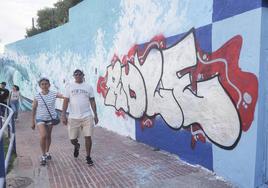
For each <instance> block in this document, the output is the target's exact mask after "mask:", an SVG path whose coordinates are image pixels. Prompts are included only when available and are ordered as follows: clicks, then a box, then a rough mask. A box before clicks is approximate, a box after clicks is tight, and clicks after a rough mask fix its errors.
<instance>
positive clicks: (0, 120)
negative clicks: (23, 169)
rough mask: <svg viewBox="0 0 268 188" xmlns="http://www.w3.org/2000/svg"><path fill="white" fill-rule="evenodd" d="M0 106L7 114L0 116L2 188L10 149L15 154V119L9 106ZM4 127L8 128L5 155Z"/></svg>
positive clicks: (0, 178)
mask: <svg viewBox="0 0 268 188" xmlns="http://www.w3.org/2000/svg"><path fill="white" fill-rule="evenodd" d="M0 107H1V108H3V107H4V108H5V112H6V114H7V117H6V118H4V117H3V116H0V187H1V188H3V187H5V186H6V185H5V184H6V174H7V170H8V165H9V161H10V158H11V154H12V151H13V152H14V153H15V154H16V139H15V121H14V118H13V113H14V112H13V110H12V109H11V108H10V107H9V106H7V105H5V104H2V103H0ZM0 113H1V112H0ZM6 128H8V137H9V146H8V151H7V153H6V155H5V153H4V141H3V136H4V134H5V129H6ZM10 130H11V131H10Z"/></svg>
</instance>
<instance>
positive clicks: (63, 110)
mask: <svg viewBox="0 0 268 188" xmlns="http://www.w3.org/2000/svg"><path fill="white" fill-rule="evenodd" d="M68 104H69V98H66V97H64V99H63V105H62V112H61V120H62V123H63V124H64V125H67V117H66V111H67V108H68Z"/></svg>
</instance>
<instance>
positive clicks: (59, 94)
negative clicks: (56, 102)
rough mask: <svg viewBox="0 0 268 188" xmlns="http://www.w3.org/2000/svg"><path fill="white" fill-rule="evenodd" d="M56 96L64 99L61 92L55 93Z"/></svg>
mask: <svg viewBox="0 0 268 188" xmlns="http://www.w3.org/2000/svg"><path fill="white" fill-rule="evenodd" d="M56 98H60V99H64V96H63V94H61V93H57V95H56Z"/></svg>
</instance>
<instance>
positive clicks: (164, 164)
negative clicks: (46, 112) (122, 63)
mask: <svg viewBox="0 0 268 188" xmlns="http://www.w3.org/2000/svg"><path fill="white" fill-rule="evenodd" d="M30 117H31V112H24V113H21V114H20V120H19V122H18V123H17V126H16V127H17V153H18V158H17V160H16V161H15V165H14V169H13V170H12V172H11V173H9V175H8V180H7V187H20V188H22V187H38V188H42V187H44V188H49V187H51V188H68V187H73V188H83V187H85V188H88V187H100V188H102V187H123V188H126V187H145V188H150V187H154V188H156V187H161V188H162V187H168V188H170V187H174V188H175V187H176V188H177V187H186V188H188V187H189V188H193V187H201V188H209V187H211V188H212V187H213V188H217V187H218V188H224V187H232V186H231V185H230V184H228V183H226V182H224V181H223V180H222V179H221V178H218V177H215V175H213V174H212V173H211V172H209V171H207V170H204V169H203V168H200V167H195V166H191V165H187V164H186V163H184V162H182V161H180V160H179V159H178V157H176V156H175V155H171V154H168V153H165V152H161V151H154V150H153V148H151V147H149V146H147V145H144V144H141V143H138V142H136V141H133V140H131V139H129V138H126V137H123V136H120V135H118V134H116V133H113V132H110V131H107V130H105V129H103V128H100V127H97V128H95V133H94V138H93V141H94V143H93V149H92V158H93V160H94V166H92V167H90V166H88V165H87V164H86V162H85V157H86V156H85V149H84V143H83V140H80V143H81V149H80V155H79V157H78V158H77V159H75V158H73V147H72V145H71V144H70V142H69V140H68V138H67V129H66V127H65V126H62V125H58V126H56V127H54V129H53V134H52V146H51V154H52V160H51V161H49V163H48V166H46V167H41V166H40V165H39V155H40V148H39V139H38V131H37V130H35V131H32V130H31V129H30V122H31V121H30V120H31V119H30Z"/></svg>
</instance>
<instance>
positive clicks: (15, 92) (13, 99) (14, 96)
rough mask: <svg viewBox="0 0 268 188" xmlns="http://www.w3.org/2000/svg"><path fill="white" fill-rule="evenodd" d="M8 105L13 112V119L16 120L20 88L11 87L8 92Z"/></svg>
mask: <svg viewBox="0 0 268 188" xmlns="http://www.w3.org/2000/svg"><path fill="white" fill-rule="evenodd" d="M9 105H10V107H11V108H12V110H13V112H14V115H13V116H14V119H15V120H18V113H19V105H20V88H19V86H17V85H13V88H12V91H11V92H10V98H9Z"/></svg>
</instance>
